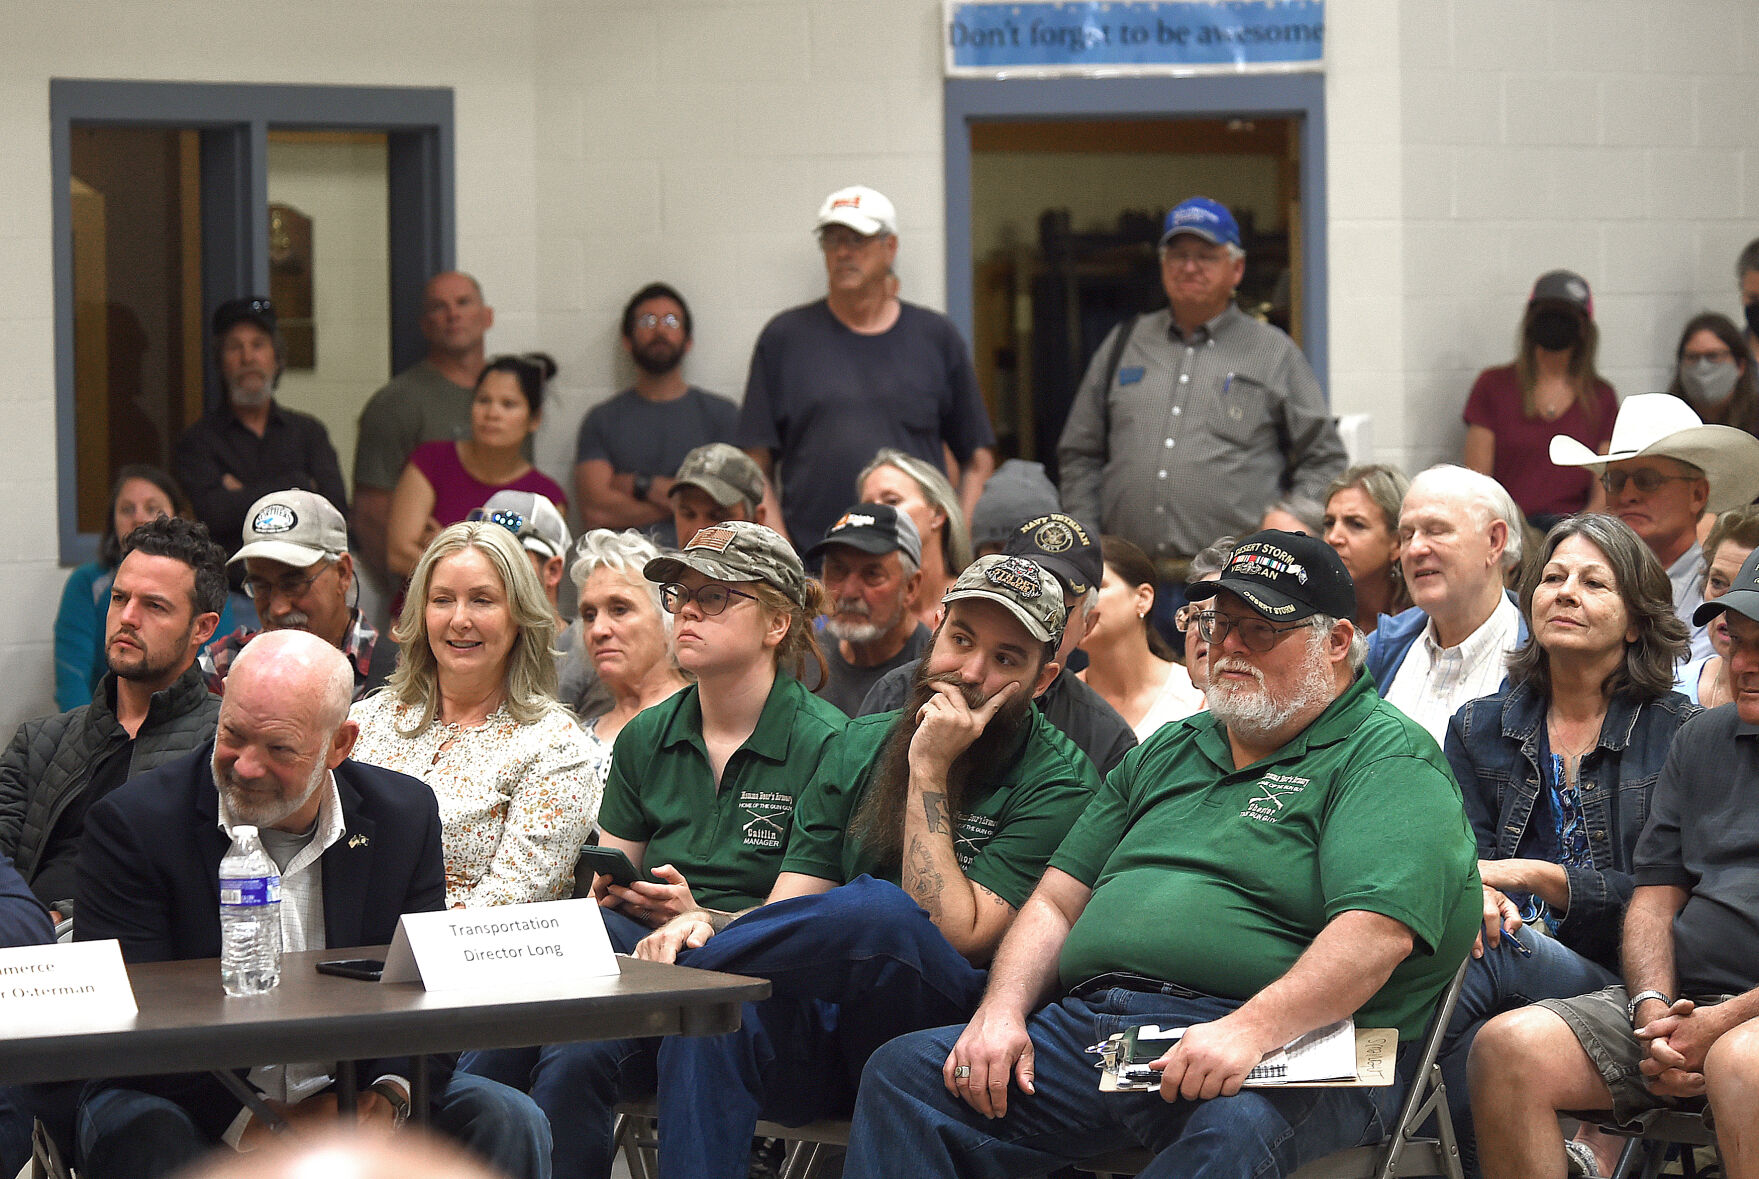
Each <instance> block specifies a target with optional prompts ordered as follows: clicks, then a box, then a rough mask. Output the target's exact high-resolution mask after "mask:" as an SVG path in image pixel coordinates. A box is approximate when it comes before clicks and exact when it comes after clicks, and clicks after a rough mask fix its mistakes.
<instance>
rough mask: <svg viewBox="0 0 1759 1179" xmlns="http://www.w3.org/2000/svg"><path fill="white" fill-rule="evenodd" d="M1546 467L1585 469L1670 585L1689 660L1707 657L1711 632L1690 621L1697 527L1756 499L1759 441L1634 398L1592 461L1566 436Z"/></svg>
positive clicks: (1698, 590) (1697, 597)
mask: <svg viewBox="0 0 1759 1179" xmlns="http://www.w3.org/2000/svg"><path fill="white" fill-rule="evenodd" d="M1551 461H1552V462H1553V463H1555V464H1557V465H1558V466H1560V467H1587V468H1588V469H1589V470H1591V471H1595V472H1597V473H1598V474H1599V476H1600V482H1601V485H1602V486H1603V487H1605V488H1606V510H1607V512H1609V513H1610V514H1612V515H1614V516H1617V517H1618V518H1619V519H1621V520H1623V521H1624V522H1625V523H1626V524H1629V525H1630V526H1631V530H1632V531H1633V532H1635V533H1636V534H1637V535H1638V536H1640V537H1642V538H1643V543H1644V544H1646V545H1648V546H1649V549H1650V551H1651V552H1653V553H1654V554H1655V556H1656V557H1657V559H1659V560H1660V561H1661V566H1662V568H1664V569H1666V570H1667V578H1668V580H1669V581H1671V582H1673V606H1674V613H1676V614H1678V615H1679V616H1680V621H1681V622H1684V623H1685V624H1686V626H1687V628H1688V629H1690V630H1691V632H1692V650H1691V655H1690V656H1689V658H1691V659H1701V658H1703V657H1705V656H1707V655H1709V654H1710V653H1711V650H1710V628H1709V627H1708V625H1706V626H1698V625H1697V624H1695V623H1694V622H1693V621H1692V613H1693V611H1695V610H1696V609H1697V608H1698V607H1699V606H1700V605H1702V604H1703V601H1704V554H1703V552H1702V551H1701V550H1700V549H1699V546H1698V522H1699V520H1700V519H1701V518H1702V517H1703V515H1704V513H1705V512H1721V511H1726V510H1727V509H1729V508H1734V507H1739V506H1740V505H1742V504H1744V503H1750V502H1752V500H1753V499H1754V497H1756V496H1759V438H1754V437H1753V436H1752V435H1751V434H1749V433H1747V432H1746V431H1745V430H1737V429H1735V428H1734V427H1733V426H1706V425H1704V423H1703V422H1702V421H1701V420H1700V419H1699V417H1698V415H1697V414H1696V413H1694V412H1693V411H1692V407H1691V406H1689V405H1687V404H1686V403H1685V402H1684V401H1681V400H1680V399H1679V398H1678V397H1673V396H1670V395H1669V394H1666V393H1640V394H1637V395H1636V396H1633V397H1627V398H1625V400H1624V401H1623V403H1621V404H1620V405H1619V416H1618V418H1617V420H1615V421H1614V422H1613V424H1612V442H1611V444H1610V445H1609V446H1608V447H1607V452H1606V453H1605V454H1604V455H1600V454H1595V453H1594V452H1593V451H1591V450H1589V449H1588V448H1587V447H1586V446H1583V445H1582V444H1581V443H1580V442H1577V441H1576V440H1575V439H1574V438H1571V437H1569V436H1568V435H1567V434H1559V435H1557V436H1555V437H1554V438H1552V440H1551Z"/></svg>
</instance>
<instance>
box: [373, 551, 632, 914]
mask: <svg viewBox="0 0 1759 1179" xmlns="http://www.w3.org/2000/svg"><path fill="white" fill-rule="evenodd" d="M392 634H393V636H394V637H395V638H396V639H397V642H398V645H399V646H400V647H401V648H402V652H401V654H400V655H399V657H398V661H397V670H396V672H395V673H394V674H393V675H392V676H391V681H390V683H389V684H388V685H387V686H386V687H385V689H384V690H383V691H380V692H377V693H375V694H374V695H372V696H369V697H368V698H367V699H365V700H362V701H361V702H360V703H359V704H356V705H355V706H354V709H353V710H352V712H351V713H350V714H349V715H350V717H351V718H352V719H353V720H354V721H356V722H357V723H358V724H359V725H360V740H359V742H358V743H357V744H356V745H355V750H354V756H355V758H356V759H357V760H359V761H364V762H369V763H371V764H373V765H379V766H384V767H385V768H387V769H393V770H400V771H402V772H403V773H406V774H409V775H411V776H413V777H417V778H420V779H421V780H422V781H424V782H426V783H427V784H428V785H429V787H431V788H432V789H433V791H434V794H435V795H436V796H437V797H438V798H439V802H440V824H441V828H442V830H441V836H442V842H443V844H444V847H445V852H446V903H447V904H448V905H450V906H452V907H453V908H465V907H471V908H475V907H478V906H485V905H510V904H517V903H520V902H524V901H549V900H558V899H562V898H566V897H568V896H570V895H572V893H573V889H574V861H575V859H576V858H577V856H578V853H579V851H580V845H581V843H582V842H583V841H584V840H585V838H586V834H587V832H588V831H589V830H590V829H591V827H592V822H593V819H594V817H595V816H596V815H597V814H598V804H599V789H598V788H597V787H596V786H595V785H594V784H593V780H592V775H591V773H590V771H589V768H588V766H589V761H590V750H589V748H588V746H587V741H586V737H585V735H584V734H582V733H581V731H580V728H579V726H578V725H576V724H575V723H574V718H573V717H572V716H571V715H570V714H569V713H568V710H567V709H565V708H563V707H562V706H561V705H560V704H558V703H557V702H556V662H555V658H554V656H553V655H552V653H551V650H550V648H551V646H552V645H553V643H554V640H555V635H556V621H555V615H554V613H553V612H552V611H551V609H550V603H549V599H548V598H547V597H546V596H545V595H544V591H543V587H542V586H541V585H540V584H539V582H538V579H537V574H536V573H534V572H533V571H532V567H531V562H530V561H529V560H527V559H526V556H525V553H524V551H523V550H522V549H521V548H520V547H519V542H518V541H517V540H516V539H515V538H514V536H513V534H512V533H511V532H509V531H507V529H505V528H503V527H502V526H501V525H499V524H494V523H489V522H487V521H478V522H471V523H464V524H454V525H452V526H451V527H449V528H446V529H443V530H442V531H441V532H440V534H439V535H438V536H436V537H435V538H434V541H433V543H432V544H431V545H429V546H428V549H427V551H426V552H425V553H423V554H422V558H421V560H420V561H419V562H418V563H417V564H416V567H415V572H414V573H413V575H412V576H411V578H410V584H409V596H408V598H407V600H406V601H405V602H404V604H403V612H402V615H401V617H399V619H398V621H397V625H396V626H395V627H394V628H393V630H392Z"/></svg>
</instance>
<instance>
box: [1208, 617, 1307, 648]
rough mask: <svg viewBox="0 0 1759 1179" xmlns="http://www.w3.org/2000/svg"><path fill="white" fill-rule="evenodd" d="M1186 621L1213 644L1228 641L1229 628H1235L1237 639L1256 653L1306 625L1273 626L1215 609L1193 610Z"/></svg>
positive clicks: (1214, 645)
mask: <svg viewBox="0 0 1759 1179" xmlns="http://www.w3.org/2000/svg"><path fill="white" fill-rule="evenodd" d="M1187 621H1188V622H1189V623H1190V624H1191V625H1193V626H1195V627H1196V628H1197V637H1198V638H1200V639H1202V640H1203V641H1204V642H1206V643H1208V644H1209V645H1210V646H1212V647H1219V646H1221V644H1223V643H1225V642H1227V639H1228V633H1229V632H1230V631H1235V630H1238V631H1239V632H1240V641H1241V642H1242V643H1245V644H1246V649H1247V650H1248V651H1251V652H1252V653H1253V654H1255V655H1262V654H1264V653H1265V652H1266V651H1268V650H1270V649H1271V648H1272V647H1274V646H1276V645H1277V644H1278V643H1280V642H1282V641H1283V640H1282V636H1283V635H1287V634H1291V633H1293V632H1295V631H1298V630H1307V629H1308V626H1307V624H1306V623H1304V622H1297V623H1295V624H1294V625H1293V626H1272V625H1271V624H1270V623H1268V622H1266V621H1265V620H1264V619H1262V618H1235V617H1233V616H1232V615H1229V614H1222V613H1219V612H1218V611H1215V610H1199V611H1196V612H1195V613H1193V614H1192V615H1191V616H1190V618H1189V619H1188V620H1187Z"/></svg>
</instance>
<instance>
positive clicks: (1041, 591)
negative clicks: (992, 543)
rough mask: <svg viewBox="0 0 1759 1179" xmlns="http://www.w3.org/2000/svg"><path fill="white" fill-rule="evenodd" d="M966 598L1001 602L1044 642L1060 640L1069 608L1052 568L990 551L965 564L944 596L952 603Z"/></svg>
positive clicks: (1034, 635)
mask: <svg viewBox="0 0 1759 1179" xmlns="http://www.w3.org/2000/svg"><path fill="white" fill-rule="evenodd" d="M967 598H983V599H984V600H985V601H990V602H995V603H997V604H999V605H1001V606H1002V607H1003V608H1004V609H1006V610H1007V611H1008V613H1010V614H1012V615H1013V616H1014V617H1015V618H1018V619H1019V620H1020V625H1022V626H1024V627H1025V628H1026V633H1027V634H1029V635H1031V636H1032V637H1033V638H1035V639H1037V640H1038V641H1039V642H1041V643H1055V642H1060V641H1061V640H1062V637H1063V621H1064V620H1065V619H1066V618H1067V617H1068V611H1067V610H1065V609H1064V608H1063V591H1062V589H1061V588H1060V587H1059V586H1058V585H1057V579H1056V578H1055V577H1054V576H1052V574H1051V571H1050V570H1048V569H1046V568H1045V567H1044V566H1043V565H1040V564H1039V563H1038V562H1036V561H1033V560H1030V559H1028V558H1026V557H1011V556H1008V555H1007V554H1006V553H991V554H990V555H989V556H987V557H979V558H977V560H975V561H973V562H971V564H969V565H967V566H965V572H963V573H961V574H959V580H958V581H955V582H954V583H953V588H952V589H950V590H948V591H947V592H946V593H945V594H944V595H943V596H942V597H941V602H942V603H943V604H945V605H952V604H953V603H954V602H961V601H964V600H965V599H967Z"/></svg>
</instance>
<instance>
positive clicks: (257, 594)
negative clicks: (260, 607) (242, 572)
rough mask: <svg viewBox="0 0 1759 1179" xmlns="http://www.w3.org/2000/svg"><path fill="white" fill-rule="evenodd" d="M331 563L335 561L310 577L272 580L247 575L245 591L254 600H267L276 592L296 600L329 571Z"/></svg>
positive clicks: (303, 595)
mask: <svg viewBox="0 0 1759 1179" xmlns="http://www.w3.org/2000/svg"><path fill="white" fill-rule="evenodd" d="M331 564H334V562H330V563H329V564H326V565H325V566H324V567H323V568H322V569H319V570H318V571H317V572H316V573H314V574H312V575H311V576H310V577H285V578H282V579H281V580H280V581H270V580H269V579H268V578H266V577H247V578H245V579H244V592H245V593H246V594H248V595H249V596H250V600H251V601H253V602H267V601H269V600H270V599H271V598H273V597H274V596H275V595H276V594H279V595H281V596H282V597H283V598H286V599H287V600H288V601H290V602H295V601H298V600H299V599H300V598H303V597H305V593H306V591H307V590H309V589H311V587H312V582H314V581H316V580H317V579H318V578H320V577H322V576H323V575H324V574H325V573H328V572H329V570H330V565H331Z"/></svg>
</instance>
